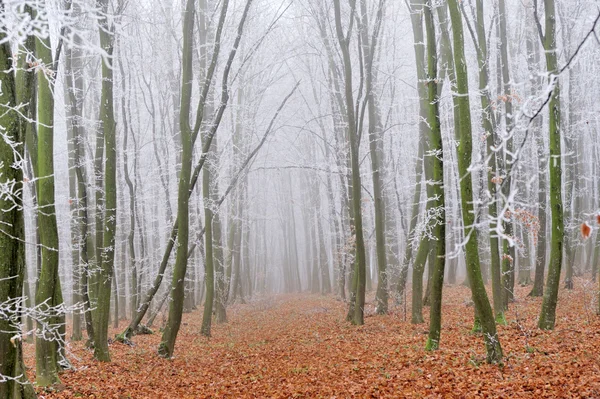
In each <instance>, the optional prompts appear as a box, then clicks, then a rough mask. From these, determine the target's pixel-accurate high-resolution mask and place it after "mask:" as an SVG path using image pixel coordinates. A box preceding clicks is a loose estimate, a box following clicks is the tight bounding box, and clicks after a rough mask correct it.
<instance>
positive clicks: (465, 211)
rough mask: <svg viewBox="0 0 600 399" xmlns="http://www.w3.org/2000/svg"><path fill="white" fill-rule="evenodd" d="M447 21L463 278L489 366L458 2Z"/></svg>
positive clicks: (494, 358) (489, 323) (492, 332)
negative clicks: (455, 117)
mask: <svg viewBox="0 0 600 399" xmlns="http://www.w3.org/2000/svg"><path fill="white" fill-rule="evenodd" d="M448 5H449V8H450V18H451V20H452V33H453V39H454V40H453V42H454V66H455V73H456V86H457V87H456V88H457V92H456V93H455V94H454V95H455V97H456V98H457V100H458V105H459V109H458V112H459V117H460V129H461V131H460V142H459V145H458V148H457V153H458V170H459V174H460V176H461V179H460V194H461V202H462V217H463V229H464V233H465V237H467V239H466V244H465V258H466V263H467V275H468V277H469V282H470V285H471V293H472V298H473V302H474V304H475V311H476V313H477V315H478V316H479V319H480V321H481V327H482V330H483V336H484V341H485V345H486V351H487V356H486V360H487V361H488V362H489V363H499V362H501V361H502V348H501V346H500V340H499V338H498V333H497V332H496V322H495V320H494V314H493V312H492V307H491V306H490V302H489V299H488V296H487V293H486V291H485V286H484V284H483V277H482V275H481V266H480V263H479V252H478V247H479V246H478V242H477V230H476V229H475V226H474V224H475V214H474V210H473V183H472V179H471V174H470V173H469V168H470V167H471V156H472V151H473V144H472V132H471V109H470V103H469V87H468V73H467V64H466V59H465V54H464V38H463V26H462V19H461V15H460V11H459V6H458V0H448Z"/></svg>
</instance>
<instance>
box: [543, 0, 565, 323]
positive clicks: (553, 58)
mask: <svg viewBox="0 0 600 399" xmlns="http://www.w3.org/2000/svg"><path fill="white" fill-rule="evenodd" d="M544 4H545V9H546V28H545V35H544V37H543V40H542V42H543V45H544V49H545V54H546V69H547V71H548V75H549V80H550V82H549V83H550V84H552V85H554V90H553V91H552V93H551V94H550V102H549V105H548V107H549V121H548V126H549V136H550V158H549V159H551V160H552V162H549V169H550V209H551V214H552V238H551V241H550V265H549V267H548V280H547V282H546V292H545V294H544V301H543V303H542V310H541V313H540V318H539V321H538V327H539V328H541V329H543V330H552V329H554V323H555V319H556V304H557V302H558V286H559V284H560V271H561V267H562V257H563V241H564V221H563V206H562V193H561V191H562V189H561V184H562V183H561V181H562V166H561V149H560V139H561V137H560V136H561V131H560V86H559V82H558V75H557V73H558V54H557V49H556V12H555V4H554V0H544Z"/></svg>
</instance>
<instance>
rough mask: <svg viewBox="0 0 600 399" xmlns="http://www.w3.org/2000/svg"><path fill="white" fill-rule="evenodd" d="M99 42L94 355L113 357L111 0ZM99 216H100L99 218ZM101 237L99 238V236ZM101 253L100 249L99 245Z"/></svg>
mask: <svg viewBox="0 0 600 399" xmlns="http://www.w3.org/2000/svg"><path fill="white" fill-rule="evenodd" d="M100 7H101V9H102V15H104V17H102V19H101V20H100V29H99V31H100V45H101V47H102V49H103V50H104V51H105V52H106V54H107V55H106V57H103V59H102V95H101V99H100V120H101V130H102V131H103V134H102V135H103V136H104V147H105V151H106V161H105V163H104V168H105V169H104V172H105V174H104V179H103V180H104V220H103V222H102V232H103V234H102V253H101V259H97V262H99V264H100V265H101V267H100V271H99V274H98V282H97V284H98V285H97V287H98V291H97V297H98V305H97V309H96V320H95V322H96V329H95V331H94V332H95V333H96V336H95V337H94V358H96V359H97V360H99V361H102V362H109V361H110V354H109V351H108V324H109V321H110V319H109V318H110V295H111V285H112V278H113V271H114V264H115V231H116V227H117V226H116V224H117V223H116V222H117V153H116V149H117V140H116V128H115V117H114V109H113V68H112V65H113V60H112V54H113V50H114V40H113V26H109V22H108V17H107V16H106V15H107V13H108V0H102V1H101V2H100ZM96 219H97V218H96ZM96 241H98V240H96ZM96 252H97V253H98V249H96Z"/></svg>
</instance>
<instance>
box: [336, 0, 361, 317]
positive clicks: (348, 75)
mask: <svg viewBox="0 0 600 399" xmlns="http://www.w3.org/2000/svg"><path fill="white" fill-rule="evenodd" d="M350 3H351V7H352V12H351V15H350V22H349V24H350V26H349V28H348V32H347V33H346V34H344V28H343V26H342V11H341V6H340V1H339V0H334V1H333V6H334V13H335V31H336V35H337V40H338V44H339V46H340V49H341V52H342V59H343V70H344V72H343V75H344V96H345V105H346V122H347V124H348V127H347V129H348V130H347V133H346V137H347V139H348V142H349V144H350V162H351V175H352V178H351V181H352V184H351V188H350V190H351V191H352V195H351V202H352V217H353V220H354V226H353V227H354V231H353V232H352V233H353V234H352V235H353V236H354V238H355V244H354V245H355V246H356V251H355V254H356V259H355V263H354V269H355V270H354V280H355V281H353V284H352V285H353V291H354V298H355V302H354V303H353V304H352V303H351V306H352V308H353V309H352V310H353V315H352V323H353V324H356V325H362V324H364V307H365V284H366V259H365V242H364V237H363V220H362V201H361V194H362V193H361V191H362V185H361V177H360V160H359V155H360V154H359V147H360V146H359V141H358V131H357V128H356V126H357V124H356V115H355V111H354V94H353V87H352V63H351V58H350V38H351V33H352V25H353V19H354V15H353V14H354V11H355V6H356V2H355V0H351V1H350Z"/></svg>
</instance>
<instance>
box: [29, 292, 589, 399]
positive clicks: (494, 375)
mask: <svg viewBox="0 0 600 399" xmlns="http://www.w3.org/2000/svg"><path fill="white" fill-rule="evenodd" d="M594 289H595V286H594V285H592V284H591V283H589V282H588V283H585V281H584V280H577V281H576V289H575V290H573V291H570V292H568V291H561V292H560V296H559V298H560V302H559V306H558V313H557V325H556V329H555V330H554V331H552V332H544V331H540V330H538V329H537V328H536V326H535V322H536V318H537V314H538V311H539V308H540V303H541V298H528V297H526V295H527V293H528V292H529V290H530V287H523V288H520V287H518V288H517V301H516V302H515V303H513V304H511V309H510V311H509V312H508V313H507V320H508V325H507V326H500V327H499V332H500V339H501V342H502V345H503V348H504V352H505V355H506V357H505V364H504V367H502V368H500V367H498V366H491V365H486V364H485V363H484V361H485V352H484V348H483V347H482V342H481V337H479V336H477V335H474V334H472V333H471V327H472V320H473V308H472V307H471V306H470V305H469V302H470V301H469V297H470V291H469V289H468V288H465V287H461V286H455V287H446V288H445V290H444V307H443V324H442V343H441V349H440V350H439V351H437V352H426V351H425V350H424V349H423V348H424V346H425V341H426V339H427V324H421V325H416V326H414V325H411V324H410V322H405V321H404V314H403V308H402V307H392V313H391V314H390V315H389V316H376V315H374V309H373V306H374V304H373V300H372V298H371V300H370V301H368V309H367V314H369V317H367V318H366V321H365V325H364V326H362V327H355V326H352V325H350V324H348V323H347V322H346V321H345V313H346V305H345V304H344V303H343V302H341V301H339V300H336V299H334V298H333V297H330V296H318V295H300V294H298V295H279V296H274V297H270V298H263V299H257V300H255V301H254V302H252V303H250V304H247V305H235V306H232V307H230V308H229V309H228V317H229V323H227V324H222V325H214V326H213V337H212V338H210V339H207V338H205V337H203V336H201V335H200V334H199V330H200V320H201V313H200V310H197V311H195V312H194V313H191V314H186V315H184V320H183V325H182V329H181V332H180V337H179V339H178V341H177V346H176V349H175V358H174V359H172V360H165V359H161V358H159V357H158V356H157V355H156V348H157V345H158V342H159V340H160V334H156V333H155V334H153V335H146V336H136V337H135V338H134V341H135V346H133V347H130V346H126V345H122V344H118V343H113V344H112V345H111V346H110V351H111V356H112V360H113V362H112V363H98V362H96V361H94V360H92V353H91V352H89V351H87V350H85V349H84V348H83V343H79V342H78V343H71V344H70V351H71V352H72V354H73V355H74V357H76V359H75V360H73V364H74V366H75V367H77V368H78V370H77V371H67V372H64V373H62V374H61V380H62V382H63V385H64V387H63V388H64V389H63V390H62V391H60V392H42V391H40V395H43V397H45V398H118V399H122V398H152V399H154V398H223V397H226V398H348V397H356V398H363V397H369V398H371V397H373V398H379V397H390V398H392V397H396V398H402V397H406V398H424V397H427V398H438V397H439V398H471V397H472V398H475V397H501V398H522V397H529V398H542V397H549V398H550V397H551V398H568V397H572V398H583V397H585V398H593V397H596V398H598V397H600V356H598V344H599V343H600V318H599V317H598V316H596V315H595V314H594V311H593V309H594V306H593V301H594V297H593V295H594ZM409 309H410V307H409ZM407 319H408V320H410V315H407ZM425 319H426V320H428V314H427V311H426V313H425ZM124 323H125V322H123V323H122V325H121V326H120V329H119V330H116V329H113V330H112V335H113V336H114V334H115V333H116V332H119V331H120V330H122V329H123V327H124V326H125V324H124ZM32 347H33V345H32V344H26V358H27V363H28V364H29V365H32V364H33V363H32V362H33V358H32V349H33V348H32Z"/></svg>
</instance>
